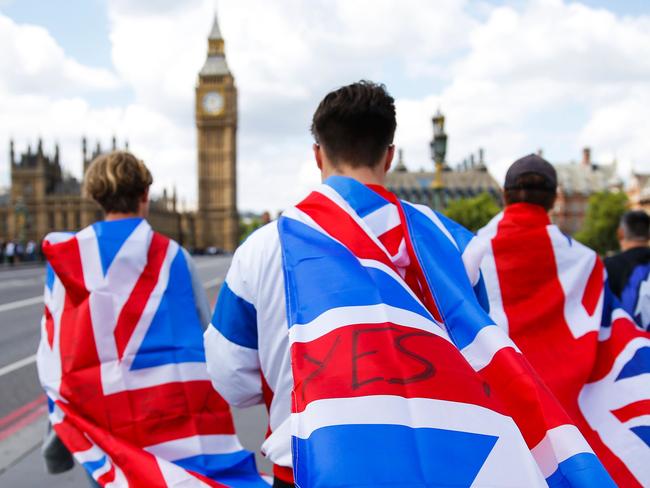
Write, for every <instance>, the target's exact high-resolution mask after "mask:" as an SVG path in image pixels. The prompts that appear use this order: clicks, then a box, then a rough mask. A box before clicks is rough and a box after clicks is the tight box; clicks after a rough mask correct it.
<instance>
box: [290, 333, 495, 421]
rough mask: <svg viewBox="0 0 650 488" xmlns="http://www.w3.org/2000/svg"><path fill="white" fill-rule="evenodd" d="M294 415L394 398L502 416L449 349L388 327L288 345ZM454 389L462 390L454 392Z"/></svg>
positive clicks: (444, 343)
mask: <svg viewBox="0 0 650 488" xmlns="http://www.w3.org/2000/svg"><path fill="white" fill-rule="evenodd" d="M291 356H292V366H293V374H294V384H295V387H294V394H293V397H294V405H293V409H294V411H295V412H301V411H303V410H304V409H305V407H306V406H307V405H308V404H309V403H310V402H313V401H315V400H320V399H325V398H350V397H360V396H369V395H397V396H402V397H405V398H432V399H440V400H449V401H455V402H463V403H471V404H475V405H481V406H484V407H487V408H491V409H493V410H496V411H503V409H502V408H499V405H497V404H496V402H495V401H493V399H492V398H491V397H490V389H489V388H488V387H487V385H486V384H485V382H484V381H483V380H482V379H481V378H480V377H479V375H477V374H476V373H475V372H474V370H473V369H472V368H471V367H470V365H469V364H468V363H467V362H466V361H465V360H464V359H463V358H462V356H461V355H460V353H459V351H458V349H456V348H455V347H454V346H453V345H452V344H450V343H449V342H447V341H445V340H444V339H441V338H440V337H438V336H436V335H434V334H431V333H429V332H426V331H423V330H420V329H414V328H411V327H404V326H401V325H395V324H391V323H383V324H358V325H351V326H346V327H342V328H340V329H337V330H334V331H332V332H329V333H328V334H326V335H324V336H322V337H319V338H318V339H314V340H313V341H310V342H307V343H301V342H295V343H294V344H293V345H292V346H291ZM459 385H462V387H460V386H459Z"/></svg>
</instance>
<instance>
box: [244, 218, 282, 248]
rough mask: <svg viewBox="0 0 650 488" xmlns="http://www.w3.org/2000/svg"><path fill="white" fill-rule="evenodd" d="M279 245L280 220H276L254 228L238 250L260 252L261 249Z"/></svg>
mask: <svg viewBox="0 0 650 488" xmlns="http://www.w3.org/2000/svg"><path fill="white" fill-rule="evenodd" d="M279 245H280V237H279V234H278V221H277V220H274V221H272V222H269V223H268V224H265V225H263V226H262V227H260V228H259V229H256V230H254V231H253V232H252V233H251V234H250V235H249V236H248V237H247V238H246V240H245V241H244V242H242V243H241V245H240V246H239V247H238V248H237V252H243V253H249V252H258V251H259V250H261V249H270V248H274V247H276V246H279Z"/></svg>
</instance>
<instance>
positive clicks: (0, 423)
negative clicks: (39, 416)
mask: <svg viewBox="0 0 650 488" xmlns="http://www.w3.org/2000/svg"><path fill="white" fill-rule="evenodd" d="M45 398H46V397H45V395H43V394H42V393H41V394H40V395H38V396H37V397H36V398H35V399H34V400H32V401H31V402H29V403H26V404H25V405H23V406H22V407H18V408H17V409H16V410H14V411H13V412H11V413H9V415H5V416H4V417H2V418H1V419H0V429H2V428H3V427H4V426H5V425H7V424H8V423H9V422H13V421H14V420H16V419H17V418H19V417H22V416H23V415H25V414H26V413H29V412H30V411H31V410H34V409H35V408H38V407H40V406H41V405H44V404H45Z"/></svg>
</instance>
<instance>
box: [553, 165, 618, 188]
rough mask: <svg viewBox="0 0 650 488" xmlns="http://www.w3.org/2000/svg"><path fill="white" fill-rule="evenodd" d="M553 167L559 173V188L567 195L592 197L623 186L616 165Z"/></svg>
mask: <svg viewBox="0 0 650 488" xmlns="http://www.w3.org/2000/svg"><path fill="white" fill-rule="evenodd" d="M553 166H555V170H556V171H557V179H558V186H559V187H560V189H561V191H562V192H564V193H565V194H567V195H572V194H580V195H591V194H592V193H594V192H597V191H603V190H607V189H610V188H614V187H620V186H622V185H623V182H622V181H621V179H620V178H619V176H618V173H617V168H616V165H615V164H607V165H598V164H594V163H591V164H584V163H564V164H554V165H553Z"/></svg>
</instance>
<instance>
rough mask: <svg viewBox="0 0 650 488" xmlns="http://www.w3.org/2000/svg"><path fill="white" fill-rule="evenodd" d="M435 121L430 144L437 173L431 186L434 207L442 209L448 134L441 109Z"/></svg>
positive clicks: (435, 116)
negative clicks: (443, 174) (443, 176)
mask: <svg viewBox="0 0 650 488" xmlns="http://www.w3.org/2000/svg"><path fill="white" fill-rule="evenodd" d="M431 121H432V122H433V139H431V143H430V144H429V146H430V148H431V159H432V160H433V162H434V164H435V175H434V178H433V182H432V183H431V187H432V189H433V192H434V194H433V196H434V202H433V203H434V207H435V208H436V209H438V210H441V209H442V206H443V202H442V189H443V187H444V183H443V181H442V172H443V171H444V167H445V156H446V154H447V134H446V133H445V116H444V115H442V112H440V109H438V111H437V112H436V114H435V115H434V116H433V118H432V119H431Z"/></svg>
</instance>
